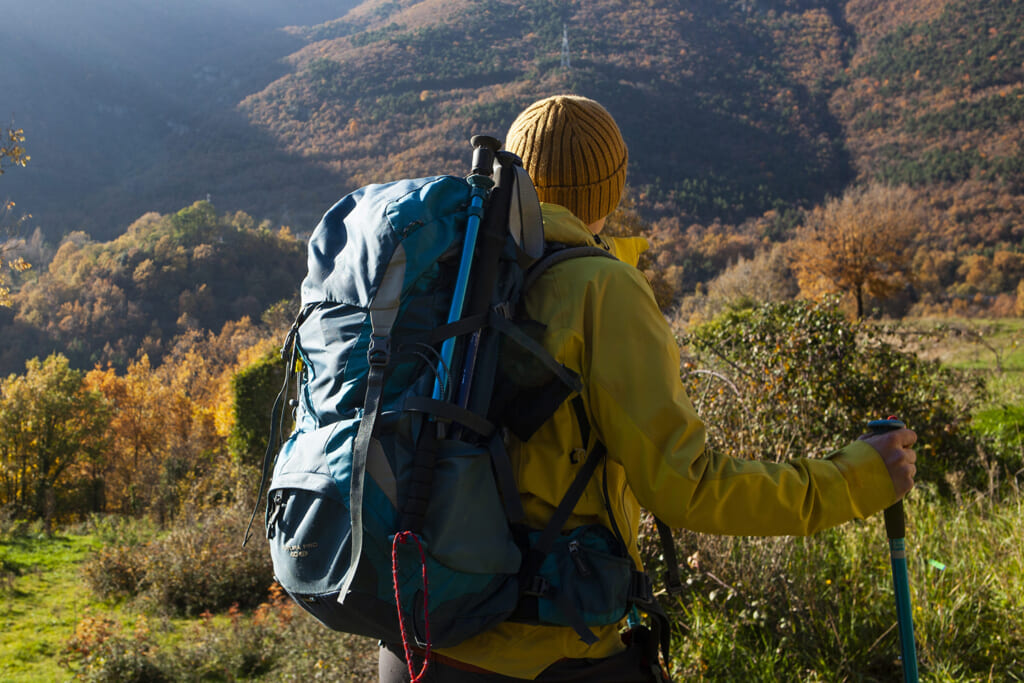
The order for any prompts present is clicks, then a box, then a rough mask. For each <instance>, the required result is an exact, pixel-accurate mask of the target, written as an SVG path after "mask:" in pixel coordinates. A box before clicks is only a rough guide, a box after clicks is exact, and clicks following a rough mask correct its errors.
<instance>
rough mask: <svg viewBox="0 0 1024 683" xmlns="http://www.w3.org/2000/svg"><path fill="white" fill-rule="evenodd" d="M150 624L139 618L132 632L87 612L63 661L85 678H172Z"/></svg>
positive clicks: (108, 682)
mask: <svg viewBox="0 0 1024 683" xmlns="http://www.w3.org/2000/svg"><path fill="white" fill-rule="evenodd" d="M154 655H155V650H154V645H153V641H152V638H151V637H150V632H149V625H148V622H147V621H146V618H145V617H142V616H140V617H138V618H137V619H136V621H135V628H134V630H133V631H132V633H131V634H127V635H126V634H125V633H124V632H123V628H122V626H121V625H120V624H118V623H117V622H115V621H114V620H112V619H109V618H107V617H94V616H91V615H88V614H87V615H86V616H85V617H83V618H82V619H81V621H79V622H78V624H77V625H76V626H75V633H74V635H73V636H72V637H71V638H70V639H69V640H68V642H67V644H66V645H65V647H64V651H63V656H62V659H61V663H62V664H63V665H64V666H66V667H68V668H69V669H71V670H72V671H73V672H74V673H75V678H76V679H77V680H81V681H93V682H96V683H161V682H162V681H168V680H171V679H169V678H168V677H167V676H166V675H165V674H164V672H163V671H162V670H161V667H160V664H159V662H158V661H157V659H156V657H155V656H154Z"/></svg>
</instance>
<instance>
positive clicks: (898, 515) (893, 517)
mask: <svg viewBox="0 0 1024 683" xmlns="http://www.w3.org/2000/svg"><path fill="white" fill-rule="evenodd" d="M906 426H907V425H906V424H904V423H903V421H902V420H897V419H896V418H894V417H890V418H889V419H887V420H872V421H871V422H869V423H868V429H870V430H871V432H872V433H873V434H884V433H886V432H891V431H894V430H896V429H903V428H904V427H906ZM883 514H884V516H885V535H886V536H888V537H889V538H890V539H894V538H906V536H907V518H906V515H904V514H903V500H902V499H900V500H898V501H896V502H895V503H893V504H892V505H890V506H889V507H887V508H885V512H884V513H883Z"/></svg>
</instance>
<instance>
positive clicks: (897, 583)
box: [868, 417, 917, 683]
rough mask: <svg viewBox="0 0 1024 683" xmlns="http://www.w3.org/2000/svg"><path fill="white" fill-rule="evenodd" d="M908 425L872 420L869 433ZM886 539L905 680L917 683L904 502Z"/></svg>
mask: <svg viewBox="0 0 1024 683" xmlns="http://www.w3.org/2000/svg"><path fill="white" fill-rule="evenodd" d="M904 427H906V425H905V424H904V423H903V422H902V421H900V420H897V419H896V418H894V417H890V418H889V419H887V420H872V421H871V422H869V423H868V429H870V430H871V432H872V433H874V434H884V433H885V432H891V431H893V430H895V429H903V428H904ZM884 515H885V535H886V536H888V537H889V559H890V561H891V562H892V583H893V589H894V592H895V594H896V624H897V626H898V628H899V634H900V653H901V655H902V656H901V659H902V660H903V680H904V681H905V682H906V683H917V645H916V643H915V641H914V615H913V612H912V611H911V609H910V580H909V578H908V577H907V548H906V535H907V532H906V518H905V516H904V514H903V501H902V500H898V501H896V502H895V503H893V504H892V505H890V506H889V507H887V508H886V509H885V513H884Z"/></svg>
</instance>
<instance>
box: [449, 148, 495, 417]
mask: <svg viewBox="0 0 1024 683" xmlns="http://www.w3.org/2000/svg"><path fill="white" fill-rule="evenodd" d="M470 144H471V145H473V168H472V172H471V173H470V175H469V177H468V178H466V181H467V182H468V183H469V187H470V193H469V219H468V220H467V221H466V235H465V237H464V238H463V241H462V254H461V256H460V257H459V272H458V274H457V275H456V278H455V291H454V293H453V294H452V303H451V306H450V307H449V309H448V323H454V322H457V321H458V320H459V319H460V318H462V308H463V304H464V303H465V301H466V289H467V288H468V286H469V275H470V271H471V269H472V267H473V252H474V251H475V250H476V237H477V233H478V232H479V230H480V221H481V220H482V218H483V215H484V202H485V201H486V200H487V197H488V195H489V194H490V191H491V188H492V187H494V180H493V179H492V178H491V175H492V174H493V173H494V155H495V154H497V153H498V148H499V147H500V146H501V143H500V142H499V141H498V140H496V139H494V138H492V137H488V136H486V135H474V136H473V137H472V139H470ZM454 356H455V337H449V338H448V339H445V340H444V343H442V344H441V360H440V361H439V362H438V365H437V379H436V380H434V393H433V398H435V399H438V400H442V399H443V398H444V394H445V391H446V389H447V386H448V381H449V380H448V375H449V373H450V370H451V365H452V358H453V357H454Z"/></svg>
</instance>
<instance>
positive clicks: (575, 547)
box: [569, 539, 590, 576]
mask: <svg viewBox="0 0 1024 683" xmlns="http://www.w3.org/2000/svg"><path fill="white" fill-rule="evenodd" d="M569 557H571V558H572V563H573V564H575V565H576V571H577V572H578V573H579V575H580V576H590V568H589V567H587V563H586V562H584V561H583V555H581V554H580V542H579V541H577V540H575V539H574V540H572V541H569Z"/></svg>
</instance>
